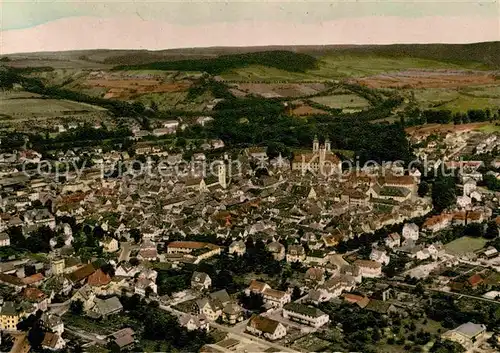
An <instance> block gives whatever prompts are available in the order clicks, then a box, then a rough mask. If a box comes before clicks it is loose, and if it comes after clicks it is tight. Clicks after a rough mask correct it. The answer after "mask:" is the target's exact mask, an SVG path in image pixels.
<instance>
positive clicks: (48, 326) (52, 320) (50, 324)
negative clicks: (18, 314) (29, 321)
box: [41, 312, 64, 335]
mask: <svg viewBox="0 0 500 353" xmlns="http://www.w3.org/2000/svg"><path fill="white" fill-rule="evenodd" d="M41 320H42V324H43V327H44V329H45V330H47V331H50V332H54V333H57V334H59V335H62V334H63V332H64V322H63V321H62V319H61V317H60V316H58V315H55V314H50V313H47V312H45V313H43V314H42V317H41Z"/></svg>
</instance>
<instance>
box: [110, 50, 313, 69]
mask: <svg viewBox="0 0 500 353" xmlns="http://www.w3.org/2000/svg"><path fill="white" fill-rule="evenodd" d="M316 64H317V59H316V58H314V57H312V56H310V55H307V54H303V53H293V52H290V51H282V50H279V51H263V52H255V53H244V54H231V55H220V56H218V57H215V58H211V59H186V60H174V61H162V62H154V63H148V64H140V65H124V66H119V67H117V68H116V69H117V70H173V71H202V72H208V73H209V74H212V75H217V74H220V73H222V72H224V71H227V70H231V69H238V68H242V67H248V66H250V65H263V66H268V67H274V68H277V69H281V70H285V71H290V72H305V71H307V70H312V69H314V68H315V67H316Z"/></svg>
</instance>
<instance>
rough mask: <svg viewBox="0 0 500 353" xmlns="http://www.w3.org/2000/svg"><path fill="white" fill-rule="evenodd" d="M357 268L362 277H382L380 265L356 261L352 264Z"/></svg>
mask: <svg viewBox="0 0 500 353" xmlns="http://www.w3.org/2000/svg"><path fill="white" fill-rule="evenodd" d="M354 264H355V265H356V266H358V268H359V271H360V272H361V276H362V277H369V278H373V277H379V276H380V275H382V264H381V263H379V262H377V261H373V260H356V261H355V262H354Z"/></svg>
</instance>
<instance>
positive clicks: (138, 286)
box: [134, 278, 158, 297]
mask: <svg viewBox="0 0 500 353" xmlns="http://www.w3.org/2000/svg"><path fill="white" fill-rule="evenodd" d="M148 288H149V291H150V292H151V293H155V294H156V293H157V292H158V287H157V286H156V283H155V282H154V281H152V280H150V279H148V278H138V279H137V280H136V281H135V284H134V293H135V294H139V295H140V296H143V297H144V296H146V294H147V291H148Z"/></svg>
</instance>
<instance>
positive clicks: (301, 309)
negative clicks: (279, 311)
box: [283, 302, 330, 328]
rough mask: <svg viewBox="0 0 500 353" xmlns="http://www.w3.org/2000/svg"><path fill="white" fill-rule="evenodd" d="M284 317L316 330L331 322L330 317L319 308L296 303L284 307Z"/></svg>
mask: <svg viewBox="0 0 500 353" xmlns="http://www.w3.org/2000/svg"><path fill="white" fill-rule="evenodd" d="M283 317H284V318H285V319H290V320H293V321H296V322H299V323H302V324H305V325H308V326H312V327H316V328H318V327H321V326H323V325H325V324H326V323H327V322H328V321H330V317H329V316H328V315H327V314H325V313H324V312H322V311H321V310H319V309H318V308H315V307H313V306H309V305H304V304H300V303H295V302H291V303H288V304H286V305H285V306H284V307H283Z"/></svg>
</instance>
